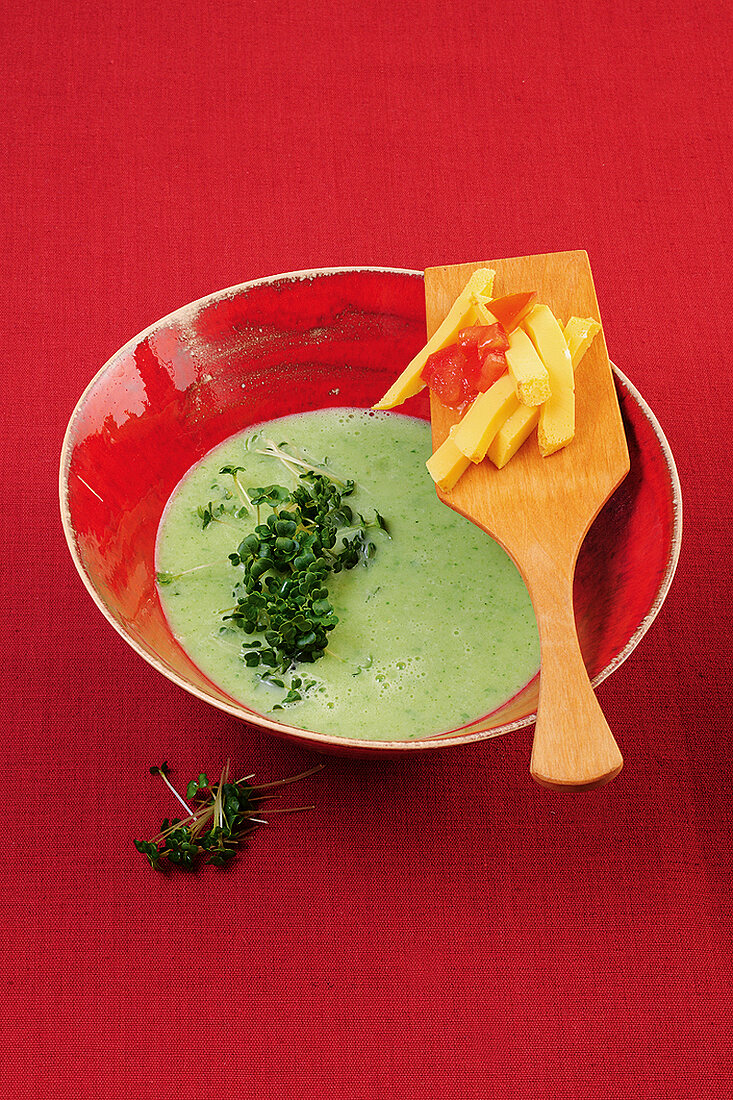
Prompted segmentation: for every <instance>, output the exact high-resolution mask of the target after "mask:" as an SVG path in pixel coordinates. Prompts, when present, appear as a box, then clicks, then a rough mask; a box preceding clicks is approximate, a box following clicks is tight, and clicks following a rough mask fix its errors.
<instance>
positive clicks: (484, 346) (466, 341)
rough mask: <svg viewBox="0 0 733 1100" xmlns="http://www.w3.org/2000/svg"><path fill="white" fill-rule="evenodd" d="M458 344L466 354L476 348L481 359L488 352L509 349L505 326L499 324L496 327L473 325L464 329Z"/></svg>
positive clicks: (460, 333)
mask: <svg viewBox="0 0 733 1100" xmlns="http://www.w3.org/2000/svg"><path fill="white" fill-rule="evenodd" d="M456 342H457V344H458V346H459V347H461V348H463V350H464V351H465V352H468V351H469V349H471V348H475V350H476V351H477V352H478V354H479V358H481V356H482V354H485V353H486V352H487V351H506V349H507V348H508V347H509V341H508V340H507V335H506V332H505V331H504V326H503V325H501V324H499V323H498V322H497V323H496V324H494V325H471V326H470V328H462V329H461V331H460V332H459V333H458V336H457V338H456Z"/></svg>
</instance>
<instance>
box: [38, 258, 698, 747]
mask: <svg viewBox="0 0 733 1100" xmlns="http://www.w3.org/2000/svg"><path fill="white" fill-rule="evenodd" d="M362 271H363V272H370V273H374V272H376V273H379V272H384V273H389V274H395V275H407V276H410V277H414V278H419V279H422V278H423V272H422V271H417V270H413V269H411V268H399V267H365V266H355V267H328V268H312V269H305V270H302V271H287V272H283V273H281V274H278V275H268V276H264V277H262V278H259V279H252V280H248V281H247V282H244V283H237V284H234V285H233V286H229V287H226V288H225V289H223V290H219V291H214V292H213V293H212V294H207V295H205V296H204V297H202V298H199V299H197V300H196V301H194V302H191V303H189V304H188V305H185V306H182V307H180V308H179V309H175V310H172V311H171V312H170V313H168V314H166V315H165V316H164V317H161V318H159V319H158V320H157V321H154V322H153V323H152V324H151V325H148V326H147V327H146V328H145V329H143V330H142V332H140V333H138V334H137V335H136V336H133V337H132V338H131V339H130V340H128V341H127V343H126V344H124V345H123V346H122V347H121V348H119V349H118V350H117V351H116V352H115V353H114V354H113V355H112V356H111V357H110V358H109V359H108V360H107V362H106V363H105V364H104V365H103V366H102V367H101V368H100V370H99V371H97V373H96V374H95V375H94V377H93V378H92V379H91V381H90V382H89V384H88V385H87V386H86V387H85V389H84V391H83V393H82V394H81V396H80V398H79V400H78V401H77V403H76V405H75V407H74V410H73V412H72V414H71V417H70V419H69V423H68V426H67V428H66V432H65V434H64V439H63V443H62V446H61V453H60V463H59V503H60V511H61V523H62V526H63V530H64V535H65V537H66V542H67V545H68V548H69V552H70V554H71V557H72V560H73V562H74V565H75V566H76V569H77V572H78V573H79V576H80V577H81V580H82V582H83V584H84V586H85V588H86V589H87V591H88V593H89V595H90V596H91V598H92V600H93V601H94V603H95V604H96V606H97V607H98V608H99V610H100V611H101V612H102V614H103V615H104V617H105V619H106V620H107V622H109V623H110V625H111V626H112V627H113V628H114V629H115V630H116V631H117V633H118V634H119V635H120V636H121V637H122V638H123V639H124V640H125V642H126V643H127V644H128V645H129V646H130V647H131V648H132V649H133V650H135V652H136V653H137V654H138V655H139V656H140V657H142V658H143V660H144V661H146V662H147V663H148V664H150V665H152V666H153V668H155V669H156V670H157V671H158V672H160V673H161V675H163V676H165V678H166V679H168V680H171V681H172V682H173V683H175V684H177V685H178V686H179V687H181V688H183V689H184V690H185V691H186V692H187V693H188V694H192V695H195V696H196V697H197V698H199V699H201V700H202V701H203V702H205V703H207V704H208V705H209V706H214V707H216V708H217V710H222V711H225V712H226V713H227V714H230V715H231V716H232V717H234V718H237V719H238V720H239V721H242V722H247V718H246V716H244V715H243V714H242V713H241V711H240V710H239V709H238V708H237V707H236V706H234V705H231V706H230V705H229V704H227V703H225V702H223V701H219V700H213V699H211V698H210V697H209V696H208V695H206V694H205V693H204V692H202V691H199V690H198V689H197V688H195V687H193V686H192V685H191V684H188V683H186V682H185V681H184V680H182V679H181V678H179V677H178V676H177V675H176V674H175V673H173V672H171V671H170V670H169V669H168V668H166V667H165V666H164V665H163V664H162V663H161V662H159V661H157V660H156V659H155V658H154V657H153V656H152V655H151V654H149V653H146V652H145V650H143V649H142V647H140V646H139V645H138V644H137V643H136V642H135V641H134V639H132V638H130V637H129V636H128V635H127V634H126V633H125V632H124V630H123V629H122V627H121V626H120V625H119V623H117V622H116V620H115V619H114V618H113V617H112V616H111V615H110V613H109V611H108V610H107V608H106V607H105V606H104V604H103V603H102V601H101V600H100V598H99V596H98V594H97V592H96V590H95V589H94V587H93V585H92V584H91V582H90V580H89V578H88V577H87V575H86V573H85V571H84V567H83V564H82V562H81V559H80V557H79V554H78V551H77V546H76V538H75V535H74V530H73V526H72V523H71V515H70V510H69V504H68V494H67V492H66V482H67V474H68V469H69V462H70V448H71V438H72V435H73V428H74V423H75V420H76V417H77V415H78V413H79V411H80V409H81V407H82V406H83V404H84V402H85V399H86V396H87V394H88V393H89V391H90V390H91V389H92V388H93V387H94V385H95V384H96V382H97V380H98V379H99V378H100V377H101V375H103V374H104V372H105V371H106V370H107V369H108V367H109V366H110V365H111V364H112V363H113V362H114V361H115V360H116V359H117V358H118V357H120V356H122V355H124V354H126V353H127V352H128V351H129V350H131V349H133V348H134V347H136V346H137V345H138V344H139V343H140V342H141V341H142V340H144V339H145V338H146V337H147V336H148V335H150V334H151V333H153V332H154V331H155V330H156V329H157V328H158V327H159V326H161V325H163V324H166V323H167V322H169V321H172V320H173V319H177V320H179V321H180V320H182V319H191V318H192V317H193V316H195V315H196V314H197V313H198V312H199V311H200V310H201V309H204V308H206V306H207V305H209V304H210V303H211V302H213V301H215V300H221V299H222V298H226V297H232V296H233V295H235V294H238V293H240V292H241V291H244V290H248V289H250V288H252V287H255V286H260V285H264V284H267V283H276V282H280V281H285V280H287V281H293V282H294V281H296V280H299V279H303V280H304V279H314V278H323V277H327V276H329V275H335V274H339V273H355V274H356V273H359V272H362ZM611 366H612V368H613V371H614V374H615V375H616V377H617V379H618V380H619V382H620V383H621V385H622V386H623V387H624V388H625V389H626V390H628V392H629V393H630V394H631V395H632V397H633V398H634V400H635V401H636V402H637V404H638V405H639V407H640V409H641V411H642V412H643V414H644V416H645V417H646V419H647V420H648V421H649V424H650V425H651V427H652V430H653V431H654V433H655V435H656V436H657V439H658V440H659V444H660V447H661V449H662V453H663V455H664V458H665V461H666V464H667V468H668V470H669V476H670V483H671V487H672V509H673V530H672V547H671V553H670V558H669V561H668V563H667V569H666V572H665V575H664V577H663V579H662V583H661V585H660V588H659V592H658V593H657V597H656V599H655V601H654V603H653V605H652V607H651V608H650V610H649V611H648V613H647V615H646V616H645V618H644V619H643V621H642V622H641V623H640V624H639V626H638V627H637V629H636V630H635V632H634V634H633V635H632V637H631V638H630V639H629V641H628V642H627V643H626V645H625V646H624V648H623V649H622V650H621V651H620V652H619V653H618V654H617V655H616V657H614V658H613V660H611V661H610V662H609V664H608V665H607V666H606V668H604V669H603V670H602V671H601V672H600V673H599V674H598V675H597V676H596V677H594V679H593V686H594V687H596V686H597V685H598V684H600V683H602V682H603V681H604V680H605V679H606V678H607V677H608V676H610V675H611V673H612V672H614V671H615V670H616V669H617V668H618V667H619V666H620V665H621V664H623V662H624V661H625V660H626V659H627V658H628V657H629V655H630V654H631V653H632V651H633V650H634V649H635V648H636V646H637V645H638V644H639V642H640V641H641V639H642V638H643V636H644V635H645V634H646V632H647V630H648V629H649V628H650V626H651V625H652V622H653V621H654V619H655V618H656V616H657V614H658V613H659V610H660V608H661V606H662V604H663V603H664V600H665V598H666V596H667V593H668V592H669V589H670V586H671V584H672V580H673V578H674V574H675V570H676V568H677V563H678V561H679V555H680V547H681V540H682V489H681V485H680V480H679V475H678V473H677V467H676V465H675V461H674V457H673V455H672V450H671V448H670V446H669V443H668V441H667V438H666V436H665V435H664V432H663V431H662V428H661V425H660V424H659V422H658V420H657V418H656V416H655V415H654V413H653V412H652V410H651V408H650V407H649V405H648V404H647V402H646V401H645V400H644V398H643V397H642V396H641V394H640V393H639V391H638V390H637V389H636V387H635V386H634V385H633V384H632V383H631V382H630V381H629V379H628V378H627V377H626V375H624V374H623V373H622V371H620V370H619V369H618V367H617V366H616V365H615V363H612V364H611ZM535 718H536V714H529V715H526V716H525V717H524V718H520V719H517V720H516V721H514V722H508V723H506V724H505V725H502V726H497V727H495V728H494V729H488V730H478V731H474V732H466V733H465V734H460V733H454V734H447V735H446V734H442V735H438V736H435V735H433V736H431V737H428V738H421V739H419V740H415V741H363V740H357V739H350V738H338V739H335V738H333V737H330V736H328V735H326V734H319V733H314V732H312V731H310V730H303V729H301V728H300V727H297V726H288V725H285V724H283V723H278V722H272V721H271V720H269V719H268V718H267V717H266V716H259V715H258V716H257V723H256V724H257V726H259V727H263V726H264V727H265V728H267V729H269V730H270V731H271V732H272V733H275V734H277V735H278V736H280V737H283V738H285V739H288V740H295V741H298V742H300V743H304V744H307V745H309V746H310V747H311V748H313V749H314V750H316V751H320V752H334V753H340V754H343V753H349V754H351V755H363V756H375V755H379V756H384V755H389V754H390V753H393V754H400V755H401V754H402V753H404V752H406V751H408V752H409V751H412V752H420V751H422V752H424V751H427V750H431V749H439V748H447V747H450V746H452V745H465V744H470V743H472V742H475V741H485V740H489V739H491V738H493V737H499V736H502V735H504V734H506V733H511V732H513V731H515V730H518V729H522V728H525V727H526V726H529V725H531V724H532V723H533V722H534V720H535ZM475 724H476V723H474V725H475Z"/></svg>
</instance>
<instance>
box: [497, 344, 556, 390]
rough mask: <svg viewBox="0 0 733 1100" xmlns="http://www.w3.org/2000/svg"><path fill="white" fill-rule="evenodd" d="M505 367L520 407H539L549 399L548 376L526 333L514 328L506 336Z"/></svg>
mask: <svg viewBox="0 0 733 1100" xmlns="http://www.w3.org/2000/svg"><path fill="white" fill-rule="evenodd" d="M508 340H509V347H508V348H507V350H506V353H505V354H506V365H507V367H508V368H509V373H510V374H511V376H512V378H513V379H514V386H515V388H516V391H517V397H518V398H519V401H520V402H521V404H522V405H541V404H542V403H543V401H547V400H548V398H549V397H550V375H549V374H548V372H547V367H546V366H545V364H544V363H543V362H542V360H541V359H540V357H539V355H538V354H537V351H536V350H535V346H534V344H533V343H532V341H531V340H530V338H529V336H528V335H527V333H526V332H525V331H524V330H523V329H521V328H515V329H514V331H513V332H510V333H509V336H508Z"/></svg>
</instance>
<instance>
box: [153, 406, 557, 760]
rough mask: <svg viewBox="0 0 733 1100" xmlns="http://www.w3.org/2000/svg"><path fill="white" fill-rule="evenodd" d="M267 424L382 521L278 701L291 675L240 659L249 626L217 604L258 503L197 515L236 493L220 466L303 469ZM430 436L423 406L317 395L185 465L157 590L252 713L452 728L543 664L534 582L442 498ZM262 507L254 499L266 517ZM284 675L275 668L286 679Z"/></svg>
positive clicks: (368, 729) (381, 731)
mask: <svg viewBox="0 0 733 1100" xmlns="http://www.w3.org/2000/svg"><path fill="white" fill-rule="evenodd" d="M267 440H270V441H272V442H274V443H275V444H278V445H279V444H282V443H284V442H287V444H288V447H289V449H290V450H291V453H293V454H298V455H299V456H301V457H304V458H306V459H307V460H308V461H310V462H312V463H313V464H314V465H316V466H319V467H324V468H325V469H326V470H328V471H330V472H332V474H333V476H334V477H338V478H340V479H341V480H343V481H345V480H347V479H353V480H354V481H355V482H356V490H355V492H354V493H353V495H352V496H350V497H349V498H348V503H349V504H350V505H351V507H352V508H353V509H354V511H355V512H360V513H362V514H363V515H364V517H365V518H366V519H367V520H369V519H371V518H373V517H374V514H375V511H377V512H379V513H380V514H381V516H383V517H384V520H385V521H386V525H387V529H388V533H387V532H385V531H383V530H381V529H380V528H374V529H373V530H370V532H369V536H370V538H371V541H372V542H373V543H374V545H375V547H376V550H375V554H374V556H373V557H372V558H371V559H370V560H369V562H368V564H366V565H364V564H359V565H358V566H356V567H355V568H353V569H349V570H344V571H343V572H341V573H339V574H337V575H332V576H330V577H328V578H327V580H326V584H327V586H328V589H329V595H330V599H331V602H332V604H333V606H334V610H335V612H336V614H337V616H338V618H339V623H338V625H337V626H336V627H335V629H334V630H333V631H332V632H331V633H330V635H329V646H328V649H327V651H326V654H325V656H323V657H322V658H320V659H319V660H317V661H315V662H313V663H311V664H302V665H299V666H298V668H297V669H295V670H294V671H295V675H296V676H298V677H300V678H302V681H303V683H304V684H305V683H310V682H311V681H313V683H312V684H310V686H309V687H308V689H307V691H305V693H304V697H303V698H302V699H301V700H300V701H297V702H295V703H292V704H286V705H285V706H284V707H283V705H282V704H283V699H284V697H285V689H283V688H282V687H279V686H275V685H273V684H271V683H269V682H267V681H263V680H262V677H261V673H262V669H261V668H260V669H258V668H250V667H247V665H246V664H245V662H244V659H243V656H242V652H243V651H242V643H243V642H247V640H248V639H247V637H246V636H245V635H244V634H243V632H242V631H241V630H239V629H235V628H232V626H231V625H228V624H227V622H226V620H224V619H223V617H222V616H223V614H225V613H226V612H227V610H229V609H231V608H232V607H233V605H234V603H235V600H234V599H233V590H234V587H235V585H236V584H237V581H238V580H239V579H240V578H241V576H242V567H241V566H237V567H235V566H233V565H232V564H231V563H230V561H229V558H228V555H229V554H231V553H233V552H234V551H236V549H237V546H238V545H239V543H240V541H241V540H242V539H243V538H244V536H245V535H246V534H247V533H248V532H250V531H251V530H252V529H253V527H254V525H255V523H256V522H257V519H256V517H254V516H253V515H249V516H242V517H237V516H236V515H229V514H223V515H222V516H221V517H220V518H219V519H217V520H215V521H214V522H210V523H208V525H207V526H206V528H205V529H202V518H201V515H200V514H199V509H200V508H201V507H202V506H203V507H204V508H205V507H206V506H207V504H208V503H209V502H212V501H213V502H216V501H219V500H222V499H226V502H227V504H228V505H229V507H233V506H234V505H236V504H238V503H240V502H239V501H238V500H237V499H234V498H231V497H227V496H226V494H227V493H228V492H231V491H232V490H233V489H234V485H233V481H232V478H231V476H230V475H228V474H222V473H220V470H221V467H222V466H226V465H234V466H238V467H243V468H244V471H245V472H243V473H239V475H238V477H239V479H240V482H241V484H242V485H243V486H244V487H245V488H249V487H257V486H266V485H272V484H277V485H282V486H284V487H285V488H288V489H292V488H293V487H294V486H295V485H296V484H297V477H296V476H294V475H293V474H292V473H291V472H290V471H289V470H288V469H287V468H286V466H285V465H284V464H283V463H282V462H281V461H280V460H279V459H277V458H275V457H272V456H270V455H261V454H257V453H256V451H257V450H258V449H263V448H265V447H266V446H267V444H266V442H265V441H267ZM248 441H249V445H248ZM430 450H431V441H430V426H429V424H427V423H426V422H424V421H422V420H417V419H414V418H412V417H407V416H403V415H400V414H396V413H374V412H370V411H368V410H362V409H343V408H342V409H326V410H319V411H317V412H311V413H304V414H300V415H297V416H288V417H283V418H282V419H280V420H275V421H271V422H269V423H267V424H262V425H259V426H258V427H257V428H252V429H248V430H247V432H245V433H242V434H241V435H237V436H233V437H232V438H230V439H228V440H226V441H225V442H224V443H223V444H221V445H220V446H219V447H217V448H215V449H214V450H213V451H211V452H210V453H209V454H208V455H206V456H205V457H204V458H203V459H202V460H201V461H200V462H199V463H198V464H197V465H196V466H194V467H193V469H192V470H190V471H189V473H188V474H187V475H186V476H185V478H184V479H183V480H182V481H181V483H180V484H179V486H178V487H177V489H176V491H175V492H174V494H173V495H172V497H171V500H170V501H169V503H168V506H167V508H166V511H165V514H164V516H163V519H162V521H161V525H160V529H159V532H158V543H157V569H158V571H159V576H160V575H161V574H163V578H164V579H165V580H166V582H167V583H161V584H159V592H160V598H161V601H162V604H163V607H164V610H165V613H166V615H167V617H168V620H169V622H170V625H171V628H172V630H173V632H174V634H175V635H176V637H177V638H178V639H179V641H180V642H181V644H182V645H183V646H184V648H185V649H186V651H187V652H188V653H189V655H190V656H191V658H192V659H193V660H194V661H195V662H196V664H197V665H198V666H199V668H201V669H202V670H203V671H204V672H205V673H206V675H207V676H209V678H210V679H211V680H213V681H214V682H216V683H217V684H218V685H219V686H220V687H221V688H223V689H224V691H226V692H227V693H228V694H229V695H231V696H233V697H234V698H235V699H237V700H239V701H240V702H242V703H243V704H244V705H245V706H247V707H250V708H251V709H253V710H256V711H258V712H259V713H260V714H266V715H269V716H271V717H272V718H273V719H277V720H279V721H282V722H285V723H287V724H288V725H294V726H298V727H300V728H302V729H307V730H314V731H317V732H320V733H326V734H329V735H335V736H340V737H349V738H359V739H363V740H379V741H396V740H409V739H412V738H418V737H426V736H430V735H431V734H437V733H442V732H445V731H447V730H450V729H455V728H458V727H460V726H463V725H466V724H467V723H470V722H472V721H473V720H475V719H476V718H479V717H481V716H483V715H485V714H488V713H490V712H491V711H492V710H494V709H496V708H497V707H499V706H500V705H501V704H502V703H504V702H506V700H507V699H509V698H511V696H512V695H514V694H515V693H516V692H517V691H519V690H520V689H521V688H522V687H523V686H524V685H525V684H526V683H527V682H528V681H529V680H530V679H531V678H532V677H533V676H534V675H535V673H536V672H537V669H538V667H539V639H538V634H537V625H536V621H535V618H534V613H533V611H532V605H531V602H530V599H529V595H528V593H527V590H526V588H525V586H524V583H523V581H522V579H521V577H520V575H519V573H518V571H517V569H516V567H515V566H514V564H513V563H512V562H511V560H510V559H509V558H508V557H507V555H506V553H505V552H504V551H503V550H502V549H501V547H500V546H498V545H497V544H496V543H495V542H493V541H492V540H491V539H490V538H489V537H488V536H487V535H485V534H484V533H483V532H482V531H480V530H479V529H478V528H477V527H475V526H474V525H473V524H471V523H469V522H468V521H467V520H465V519H463V517H461V516H459V515H457V514H456V513H455V512H453V511H452V510H451V509H450V508H447V507H446V506H445V505H444V504H441V503H440V501H439V500H438V498H437V496H436V494H435V489H434V487H433V484H432V481H431V479H430V477H429V475H428V473H427V471H426V470H425V460H426V458H427V457H428V456H429V454H430ZM324 464H325V466H324ZM268 514H269V509H268V508H266V507H265V506H263V508H262V513H261V522H264V521H265V518H266V516H267V515H268ZM198 567H202V568H198ZM188 570H194V571H193V572H187V571H188ZM181 573H184V574H185V575H183V576H180V574H181ZM171 576H173V577H175V578H176V579H175V580H170V577H171ZM291 675H292V674H289V675H287V676H285V677H283V679H285V680H286V681H287V685H286V686H289V683H290V676H291ZM302 693H303V692H302V690H301V694H302ZM273 708H275V709H274V710H273ZM281 708H282V709H281Z"/></svg>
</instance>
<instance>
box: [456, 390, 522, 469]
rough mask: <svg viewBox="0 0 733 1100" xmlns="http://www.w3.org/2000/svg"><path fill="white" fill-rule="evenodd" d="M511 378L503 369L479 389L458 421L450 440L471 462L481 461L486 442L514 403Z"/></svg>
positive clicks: (484, 452) (487, 442)
mask: <svg viewBox="0 0 733 1100" xmlns="http://www.w3.org/2000/svg"><path fill="white" fill-rule="evenodd" d="M516 401H517V395H516V391H515V388H514V379H513V378H512V376H511V374H509V372H508V371H507V373H506V374H502V376H501V378H499V379H497V381H496V382H494V384H493V386H491V387H490V388H489V389H488V390H486V392H485V393H480V394H479V395H478V397H477V398H476V400H475V401H474V402H473V404H472V405H471V407H470V409H469V410H468V412H467V413H466V414H465V415H464V417H463V419H462V420H461V421H460V423H459V424H458V427H457V428H456V430H455V432H454V434H453V442H454V443H455V445H456V447H457V448H458V450H459V451H461V453H462V454H464V455H465V456H466V458H470V459H471V462H481V460H482V459H483V457H484V455H485V454H486V452H487V450H488V448H489V444H490V443H491V441H492V440H493V438H494V436H495V435H496V433H497V432H498V430H499V428H500V427H501V425H502V424H503V423H504V421H505V420H506V418H507V416H508V414H509V413H510V411H512V410H513V409H514V407H515V404H516Z"/></svg>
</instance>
